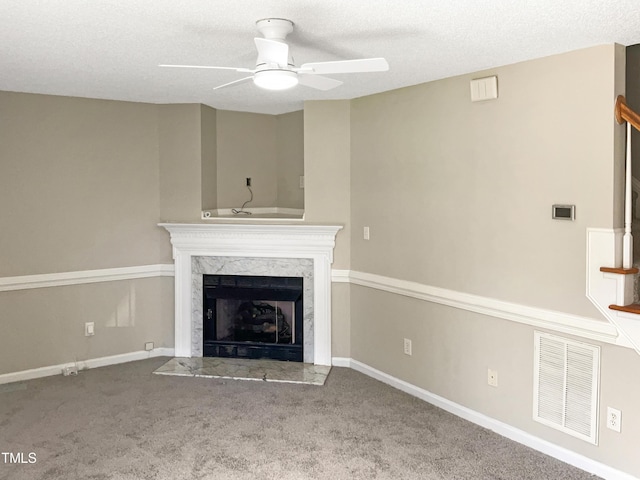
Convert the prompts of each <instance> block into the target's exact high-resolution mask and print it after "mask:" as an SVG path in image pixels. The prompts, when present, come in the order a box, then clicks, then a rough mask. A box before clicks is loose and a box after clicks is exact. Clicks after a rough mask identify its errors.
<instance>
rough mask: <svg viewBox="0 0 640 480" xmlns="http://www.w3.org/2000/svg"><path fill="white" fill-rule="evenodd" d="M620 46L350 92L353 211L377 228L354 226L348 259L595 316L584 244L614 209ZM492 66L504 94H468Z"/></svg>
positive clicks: (358, 266) (394, 273)
mask: <svg viewBox="0 0 640 480" xmlns="http://www.w3.org/2000/svg"><path fill="white" fill-rule="evenodd" d="M614 59H615V48H614V46H603V47H596V48H591V49H587V50H580V51H577V52H571V53H567V54H564V55H557V56H553V57H548V58H543V59H539V60H533V61H530V62H525V63H520V64H516V65H511V66H507V67H502V68H497V69H494V70H491V71H485V72H479V73H477V74H473V75H464V76H459V77H455V78H450V79H445V80H441V81H437V82H432V83H428V84H423V85H418V86H415V87H409V88H404V89H401V90H396V91H392V92H387V93H383V94H379V95H373V96H370V97H364V98H360V99H357V100H354V101H353V102H352V109H351V132H352V135H351V142H352V143H351V151H352V158H351V161H352V165H351V187H352V191H351V212H352V219H351V221H352V228H353V231H354V232H360V231H361V230H362V228H363V226H370V228H371V240H370V241H364V240H363V239H362V237H361V236H360V235H356V234H355V233H354V235H353V242H352V254H351V257H352V263H351V265H352V268H353V269H355V270H361V271H365V272H371V273H377V274H381V275H387V276H390V277H394V278H400V279H404V280H412V281H416V282H420V283H423V284H427V285H434V286H438V287H443V288H448V289H452V290H456V291H461V292H466V293H473V294H478V295H483V296H486V297H491V298H497V299H502V300H509V301H512V302H515V303H520V304H525V305H532V306H537V307H542V308H547V309H552V310H559V311H564V312H570V313H575V314H578V315H585V316H589V317H594V318H600V316H599V314H598V312H597V311H596V309H595V308H594V307H593V306H592V305H591V304H590V302H589V301H588V300H587V299H586V297H585V271H586V264H585V259H586V251H585V248H586V247H585V245H586V228H587V227H608V228H611V227H613V226H614V223H615V222H614V219H613V212H612V199H613V197H614V188H613V185H614V183H613V182H614V168H613V165H614V163H613V162H614V150H613V145H614V120H613V117H612V114H611V112H612V105H613V100H614V98H615V85H614ZM486 75H498V85H499V98H498V99H497V100H494V101H487V102H479V103H471V102H470V99H469V81H470V80H471V79H472V78H477V77H482V76H486ZM553 204H575V205H576V209H577V214H576V221H575V222H567V221H557V220H552V219H551V206H552V205H553ZM390 247H392V248H390Z"/></svg>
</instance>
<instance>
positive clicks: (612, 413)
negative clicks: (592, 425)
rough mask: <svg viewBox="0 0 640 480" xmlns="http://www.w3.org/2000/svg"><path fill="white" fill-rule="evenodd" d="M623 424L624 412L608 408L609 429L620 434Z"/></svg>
mask: <svg viewBox="0 0 640 480" xmlns="http://www.w3.org/2000/svg"><path fill="white" fill-rule="evenodd" d="M621 424H622V412H621V411H620V410H617V409H615V408H611V407H607V428H609V429H611V430H613V431H614V432H618V433H620V426H621Z"/></svg>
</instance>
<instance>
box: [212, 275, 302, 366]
mask: <svg viewBox="0 0 640 480" xmlns="http://www.w3.org/2000/svg"><path fill="white" fill-rule="evenodd" d="M302 282H303V279H302V278H300V277H267V276H249V275H203V319H202V321H203V355H204V356H205V357H237V358H269V359H274V360H288V361H295V362H302V361H303V343H302V342H303V301H302V298H303V295H302V292H303V288H302V287H303V285H302Z"/></svg>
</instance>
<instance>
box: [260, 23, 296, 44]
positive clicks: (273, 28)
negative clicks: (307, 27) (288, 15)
mask: <svg viewBox="0 0 640 480" xmlns="http://www.w3.org/2000/svg"><path fill="white" fill-rule="evenodd" d="M256 26H257V27H258V31H259V32H260V33H261V34H262V35H263V36H264V38H268V39H269V40H284V39H285V38H287V35H289V34H290V33H291V32H293V22H292V21H291V20H287V19H285V18H263V19H262V20H258V21H257V22H256Z"/></svg>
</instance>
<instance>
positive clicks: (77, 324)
mask: <svg viewBox="0 0 640 480" xmlns="http://www.w3.org/2000/svg"><path fill="white" fill-rule="evenodd" d="M165 133H166V130H165ZM158 135H159V129H158V107H156V106H154V105H147V104H140V103H128V102H112V101H103V100H89V99H79V98H68V97H56V96H47V95H30V94H18V93H8V92H0V204H1V205H2V206H3V207H2V210H3V214H2V235H0V251H2V260H1V261H0V277H9V276H21V275H37V274H44V273H58V272H73V271H79V270H97V269H104V268H114V267H129V266H139V265H150V264H158V263H171V249H170V245H169V241H168V235H167V233H166V231H164V230H163V229H161V228H159V227H158V226H157V223H158V221H159V220H160V171H159V161H158V158H159V140H158ZM172 291H173V287H172V279H170V278H149V279H140V280H130V281H118V282H103V283H95V284H87V285H77V286H66V287H49V288H37V289H30V290H22V291H8V292H0V374H2V373H9V372H15V371H21V370H26V369H30V368H37V367H44V366H50V365H56V364H60V363H63V362H70V361H74V360H86V359H89V358H96V357H103V356H109V355H116V354H120V353H128V352H132V351H140V350H144V342H148V341H152V342H154V343H155V345H156V347H163V346H165V347H171V346H172V345H173V294H172ZM85 322H95V325H96V335H95V336H94V337H91V338H87V337H85V336H84V323H85Z"/></svg>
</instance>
